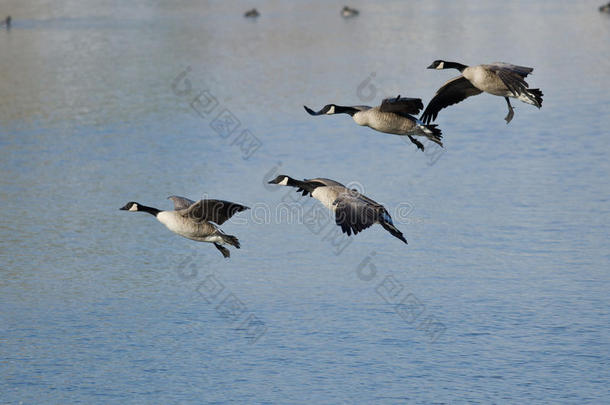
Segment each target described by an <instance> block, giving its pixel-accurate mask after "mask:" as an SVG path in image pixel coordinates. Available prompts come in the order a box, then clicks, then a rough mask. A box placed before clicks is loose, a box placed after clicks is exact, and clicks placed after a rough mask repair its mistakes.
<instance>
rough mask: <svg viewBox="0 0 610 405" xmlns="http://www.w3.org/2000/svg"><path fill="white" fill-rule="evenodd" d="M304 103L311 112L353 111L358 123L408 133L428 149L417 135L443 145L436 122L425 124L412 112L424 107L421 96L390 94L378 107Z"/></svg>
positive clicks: (415, 142)
mask: <svg viewBox="0 0 610 405" xmlns="http://www.w3.org/2000/svg"><path fill="white" fill-rule="evenodd" d="M303 107H305V111H307V112H308V113H309V114H310V115H332V114H349V115H351V116H352V118H353V119H354V121H356V124H358V125H364V126H367V127H369V128H372V129H374V130H375V131H379V132H385V133H387V134H395V135H406V136H408V137H409V139H410V140H411V142H413V143H414V144H415V145H417V147H418V148H419V149H421V150H424V145H422V144H421V142H419V141H418V140H416V139H415V138H413V136H425V137H426V138H428V139H430V140H431V141H432V142H434V143H437V144H439V145H440V146H443V143H442V142H441V138H442V132H441V130H440V129H438V128H436V125H424V124H423V123H422V122H421V121H419V120H418V119H417V118H416V117H414V116H412V115H411V114H419V111H420V110H421V109H422V108H424V105H423V104H422V102H421V99H419V98H407V97H402V98H401V97H400V96H398V97H396V98H386V99H385V100H383V101H382V102H381V105H380V106H378V107H369V106H368V105H356V106H350V107H344V106H340V105H335V104H328V105H326V106H324V108H322V109H321V110H320V111H318V112H315V111H313V110H312V109H310V108H309V107H307V106H303Z"/></svg>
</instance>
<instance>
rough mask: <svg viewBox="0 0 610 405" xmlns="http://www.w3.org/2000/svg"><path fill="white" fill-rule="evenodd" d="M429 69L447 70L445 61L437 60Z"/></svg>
mask: <svg viewBox="0 0 610 405" xmlns="http://www.w3.org/2000/svg"><path fill="white" fill-rule="evenodd" d="M428 69H438V70H440V69H446V68H445V61H444V60H435V61H434V62H432V64H431V65H430V66H428Z"/></svg>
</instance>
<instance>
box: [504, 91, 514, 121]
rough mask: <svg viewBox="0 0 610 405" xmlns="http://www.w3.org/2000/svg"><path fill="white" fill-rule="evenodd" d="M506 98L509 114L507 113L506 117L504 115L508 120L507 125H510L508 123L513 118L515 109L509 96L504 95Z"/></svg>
mask: <svg viewBox="0 0 610 405" xmlns="http://www.w3.org/2000/svg"><path fill="white" fill-rule="evenodd" d="M504 99H506V104H508V114H506V117H504V119H505V120H506V125H508V123H509V122H510V121H511V120H512V119H513V116H514V115H515V109H514V108H513V106H512V105H510V100H509V99H508V97H504Z"/></svg>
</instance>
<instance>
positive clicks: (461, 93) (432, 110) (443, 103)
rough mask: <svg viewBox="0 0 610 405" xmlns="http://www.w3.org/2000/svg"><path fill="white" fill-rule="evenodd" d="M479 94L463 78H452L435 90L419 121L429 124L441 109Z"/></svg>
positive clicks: (477, 90)
mask: <svg viewBox="0 0 610 405" xmlns="http://www.w3.org/2000/svg"><path fill="white" fill-rule="evenodd" d="M481 93H482V91H481V90H479V89H477V88H476V87H474V86H473V85H472V83H470V82H469V81H468V79H466V78H465V77H464V76H461V75H460V76H457V77H454V78H453V79H450V80H449V81H447V83H445V84H444V85H443V86H441V88H440V89H438V90H437V92H436V94H435V95H434V97H433V98H432V100H430V102H429V103H428V106H427V107H426V109H425V110H424V113H423V114H422V116H421V120H422V121H423V122H424V124H429V123H430V122H432V121H434V120H435V119H436V117H437V116H438V112H439V111H440V110H442V109H443V108H445V107H448V106H450V105H453V104H456V103H459V102H460V101H463V100H464V99H466V98H468V97H470V96H476V95H477V94H481Z"/></svg>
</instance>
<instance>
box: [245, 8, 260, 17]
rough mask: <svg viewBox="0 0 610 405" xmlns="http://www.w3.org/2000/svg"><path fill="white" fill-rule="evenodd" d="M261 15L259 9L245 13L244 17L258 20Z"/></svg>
mask: <svg viewBox="0 0 610 405" xmlns="http://www.w3.org/2000/svg"><path fill="white" fill-rule="evenodd" d="M259 15H261V14H260V13H259V12H258V10H257V9H255V8H253V9H252V10H248V11H246V12H245V13H244V17H246V18H256V17H258V16H259Z"/></svg>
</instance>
